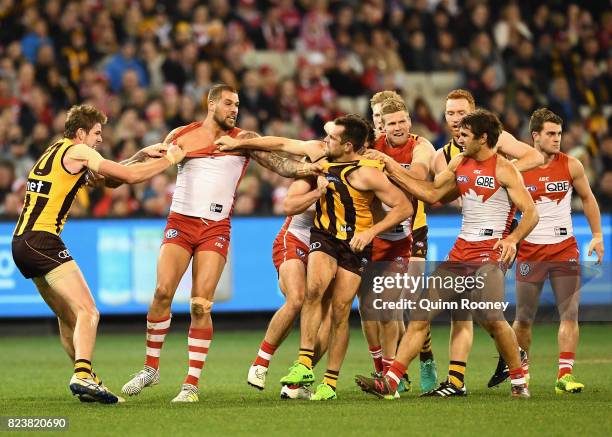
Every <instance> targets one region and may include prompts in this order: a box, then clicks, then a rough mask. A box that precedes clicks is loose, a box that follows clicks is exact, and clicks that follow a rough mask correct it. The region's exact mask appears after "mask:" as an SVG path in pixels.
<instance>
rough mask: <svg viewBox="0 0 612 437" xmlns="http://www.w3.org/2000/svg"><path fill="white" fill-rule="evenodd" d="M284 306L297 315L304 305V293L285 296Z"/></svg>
mask: <svg viewBox="0 0 612 437" xmlns="http://www.w3.org/2000/svg"><path fill="white" fill-rule="evenodd" d="M285 305H286V308H287V309H288V310H289V311H290V312H291V313H292V314H295V315H298V314H299V313H300V311H302V306H303V305H304V295H303V294H301V295H298V296H291V298H287V302H285Z"/></svg>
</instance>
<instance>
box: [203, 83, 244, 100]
mask: <svg viewBox="0 0 612 437" xmlns="http://www.w3.org/2000/svg"><path fill="white" fill-rule="evenodd" d="M223 91H229V92H230V93H234V94H238V92H237V91H236V90H235V89H234V88H233V87H231V86H229V85H226V84H224V83H219V84H217V85H213V86H212V88H211V89H210V90H209V91H208V101H209V102H210V101H213V102H218V101H219V99H221V94H223Z"/></svg>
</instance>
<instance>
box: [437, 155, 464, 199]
mask: <svg viewBox="0 0 612 437" xmlns="http://www.w3.org/2000/svg"><path fill="white" fill-rule="evenodd" d="M447 167H448V163H447V162H446V158H445V157H444V150H443V149H438V150H437V151H436V153H435V154H434V156H433V159H432V163H431V168H432V170H433V174H434V182H435V179H436V178H437V177H438V175H440V174H441V173H444V171H445V170H446V169H447ZM446 203H448V204H450V205H452V206H454V207H456V208H458V209H461V198H460V197H459V190H458V189H457V187H456V186H455V189H454V190H452V191H451V192H450V193H449V194H447V195H446V196H444V197H443V198H442V199H440V200H439V202H438V204H436V205H433V206H435V207H439V206H441V205H442V204H446Z"/></svg>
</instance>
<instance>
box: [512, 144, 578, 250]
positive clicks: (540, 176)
mask: <svg viewBox="0 0 612 437" xmlns="http://www.w3.org/2000/svg"><path fill="white" fill-rule="evenodd" d="M523 179H524V181H525V187H526V188H527V191H529V194H531V197H532V199H533V201H534V202H535V205H536V208H537V210H538V214H539V215H540V221H539V222H538V224H537V225H536V227H535V228H534V229H533V231H531V233H530V234H529V235H528V236H527V237H526V238H525V240H526V241H528V242H530V243H534V244H555V243H560V242H561V241H564V240H567V239H568V238H570V237H572V236H573V235H574V229H573V227H572V217H571V212H572V206H571V202H572V191H573V185H572V182H573V181H572V177H571V175H570V170H569V166H568V157H567V155H566V154H565V153H559V154H557V156H555V158H554V159H553V160H552V161H551V162H550V163H549V164H548V166H546V167H544V168H542V167H537V168H534V169H532V170H529V171H526V172H524V173H523Z"/></svg>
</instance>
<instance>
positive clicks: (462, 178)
mask: <svg viewBox="0 0 612 437" xmlns="http://www.w3.org/2000/svg"><path fill="white" fill-rule="evenodd" d="M496 168H497V153H495V154H493V156H491V157H490V158H488V159H485V160H484V161H477V160H475V159H473V158H469V157H463V159H462V160H461V162H460V163H459V165H458V166H457V170H456V171H455V179H456V181H457V186H458V188H459V192H460V193H461V196H464V195H466V194H467V193H468V192H469V191H473V192H474V193H476V194H477V195H478V196H482V203H484V202H486V201H487V200H488V199H489V198H490V197H491V196H492V195H493V194H495V193H496V192H497V190H499V189H500V188H502V186H501V185H499V182H498V181H497V175H496Z"/></svg>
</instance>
